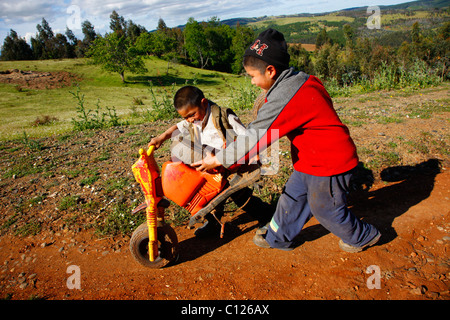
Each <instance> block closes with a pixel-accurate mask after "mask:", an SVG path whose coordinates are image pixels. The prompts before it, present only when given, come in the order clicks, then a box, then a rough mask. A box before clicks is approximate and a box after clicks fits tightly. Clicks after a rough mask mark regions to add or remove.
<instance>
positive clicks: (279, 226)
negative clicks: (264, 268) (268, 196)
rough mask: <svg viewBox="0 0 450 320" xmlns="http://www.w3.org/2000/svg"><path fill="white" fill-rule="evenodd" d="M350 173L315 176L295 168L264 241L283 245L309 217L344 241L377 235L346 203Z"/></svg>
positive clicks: (356, 242) (360, 241)
mask: <svg viewBox="0 0 450 320" xmlns="http://www.w3.org/2000/svg"><path fill="white" fill-rule="evenodd" d="M351 175H352V174H351V173H350V172H348V173H343V174H340V175H336V176H332V177H317V176H312V175H309V174H306V173H302V172H298V171H295V170H294V172H293V173H292V175H291V176H290V178H289V180H288V181H287V183H286V185H285V188H284V190H283V193H282V194H281V196H280V198H279V200H278V204H277V208H276V211H275V214H274V216H273V218H272V220H271V221H270V224H269V226H270V227H269V228H268V231H267V235H266V241H267V242H268V243H269V244H270V246H271V247H273V248H287V247H289V246H291V245H292V242H293V240H294V238H295V237H296V236H297V235H298V234H299V233H300V231H301V230H302V228H303V226H304V224H305V223H306V222H307V221H308V220H309V219H310V218H311V217H312V216H314V217H316V219H317V220H318V221H319V222H320V224H321V225H322V226H324V227H325V228H326V229H327V230H328V231H330V232H331V233H333V234H334V235H336V236H338V237H339V238H341V239H342V240H343V241H344V242H345V243H347V244H350V245H352V246H356V247H361V246H363V245H365V244H366V243H368V242H369V241H371V240H372V239H373V238H374V237H375V236H376V235H377V232H378V231H377V229H376V228H375V227H374V226H372V225H370V224H368V223H366V222H363V221H360V220H359V219H358V218H356V217H355V216H354V215H353V214H352V212H351V211H350V209H349V208H348V207H347V202H346V198H347V197H346V196H347V193H348V191H349V188H348V185H349V181H350V178H351Z"/></svg>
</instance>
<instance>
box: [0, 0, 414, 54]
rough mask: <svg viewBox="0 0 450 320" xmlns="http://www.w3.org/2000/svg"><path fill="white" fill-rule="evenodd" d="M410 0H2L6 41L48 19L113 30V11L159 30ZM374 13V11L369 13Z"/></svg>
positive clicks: (56, 28) (0, 31)
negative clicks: (12, 34) (215, 20)
mask: <svg viewBox="0 0 450 320" xmlns="http://www.w3.org/2000/svg"><path fill="white" fill-rule="evenodd" d="M404 2H408V0H343V1H336V0H334V1H333V0H331V1H328V0H315V1H314V0H244V1H242V0H189V1H186V0H0V45H2V44H3V40H4V39H5V37H6V36H7V35H8V34H9V31H10V29H13V30H15V31H16V32H17V33H18V35H19V36H20V37H22V38H26V39H27V41H29V40H30V38H31V37H32V36H35V34H36V32H37V30H36V25H37V24H40V23H41V21H42V18H45V20H47V22H48V23H49V25H50V27H51V28H52V30H53V32H54V33H55V34H56V33H58V32H59V33H64V32H65V30H66V26H67V27H69V29H71V30H72V31H73V32H74V34H75V36H76V37H77V38H79V39H82V38H83V35H82V32H81V23H82V22H83V21H85V20H89V21H90V22H91V23H92V24H93V25H94V28H95V30H96V32H97V33H100V34H102V35H103V34H105V32H109V31H110V30H109V21H110V18H109V16H110V14H111V12H112V11H113V10H116V11H117V13H118V14H119V15H121V16H123V17H124V18H125V20H129V19H131V20H133V22H134V23H136V24H140V25H142V26H144V27H145V28H146V29H147V30H154V29H156V26H157V23H158V20H159V19H160V18H162V19H163V20H164V21H165V23H166V25H167V26H168V27H176V26H179V25H183V24H185V23H186V22H187V20H188V19H189V18H190V17H193V18H194V19H195V20H197V21H206V20H208V19H210V18H211V17H214V16H217V17H218V18H219V19H220V20H226V19H231V18H242V17H245V18H250V17H261V16H265V15H267V16H273V15H275V16H276V15H283V14H285V15H289V14H297V13H323V12H330V11H335V10H340V9H346V8H352V7H364V6H376V5H380V6H381V5H391V4H398V3H404ZM369 15H370V14H368V16H369Z"/></svg>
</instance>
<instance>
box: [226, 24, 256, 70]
mask: <svg viewBox="0 0 450 320" xmlns="http://www.w3.org/2000/svg"><path fill="white" fill-rule="evenodd" d="M254 39H255V32H254V31H253V30H252V29H251V28H249V27H245V26H241V25H240V24H239V23H238V24H237V26H236V32H235V34H234V37H233V40H232V41H231V51H232V52H233V54H234V59H233V60H234V61H233V65H232V67H231V68H232V72H233V73H235V74H239V73H241V72H242V71H243V70H244V67H243V65H242V58H243V57H244V52H245V50H246V49H247V48H248V47H249V46H250V45H251V44H252V42H253V41H254Z"/></svg>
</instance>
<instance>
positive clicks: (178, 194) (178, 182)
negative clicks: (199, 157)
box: [161, 161, 226, 215]
mask: <svg viewBox="0 0 450 320" xmlns="http://www.w3.org/2000/svg"><path fill="white" fill-rule="evenodd" d="M161 184H162V189H163V193H164V196H165V197H166V198H168V199H170V200H172V201H173V202H175V203H176V204H177V205H179V206H181V207H183V208H185V209H186V210H188V211H189V212H190V213H191V215H194V214H196V213H197V212H198V211H199V210H200V209H202V208H203V207H205V206H206V205H207V204H208V202H209V201H211V200H212V199H213V198H214V197H215V196H216V195H218V194H219V193H220V191H222V189H223V188H224V186H225V184H226V179H224V177H223V176H222V174H220V173H216V174H211V173H207V172H199V171H197V170H195V169H194V168H192V167H190V166H188V165H186V164H184V163H183V162H171V161H168V162H165V163H164V164H163V166H162V169H161Z"/></svg>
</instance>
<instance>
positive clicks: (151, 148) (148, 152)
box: [139, 146, 155, 156]
mask: <svg viewBox="0 0 450 320" xmlns="http://www.w3.org/2000/svg"><path fill="white" fill-rule="evenodd" d="M154 150H155V146H150V147H149V148H148V150H147V156H150V155H151V154H152V152H153V151H154ZM144 152H145V151H144V149H139V154H140V155H142V154H144Z"/></svg>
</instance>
